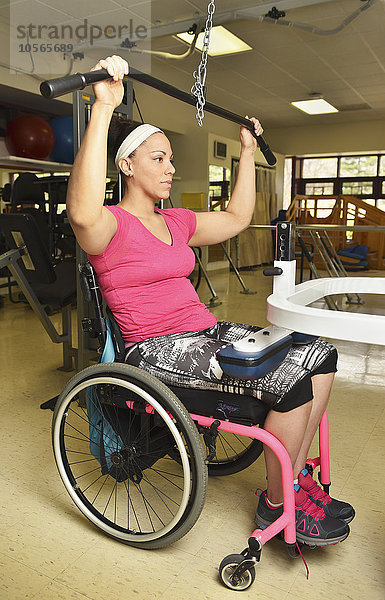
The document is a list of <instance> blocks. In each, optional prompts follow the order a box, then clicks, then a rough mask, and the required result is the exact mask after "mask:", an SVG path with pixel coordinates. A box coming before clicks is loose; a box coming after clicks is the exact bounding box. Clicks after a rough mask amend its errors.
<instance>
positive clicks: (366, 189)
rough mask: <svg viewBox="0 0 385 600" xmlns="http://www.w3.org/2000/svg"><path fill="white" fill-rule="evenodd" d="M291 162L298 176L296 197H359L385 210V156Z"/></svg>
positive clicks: (309, 159) (333, 157)
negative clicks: (341, 195) (342, 195)
mask: <svg viewBox="0 0 385 600" xmlns="http://www.w3.org/2000/svg"><path fill="white" fill-rule="evenodd" d="M290 160H291V161H292V163H293V173H295V174H296V175H297V177H295V180H294V186H293V188H294V190H295V193H296V194H298V195H306V196H315V197H318V198H320V197H322V196H338V195H339V194H344V195H347V196H358V197H359V198H360V199H361V200H363V201H365V202H367V204H370V205H371V206H375V207H378V208H381V210H384V208H383V207H384V202H385V154H368V155H366V154H365V155H361V156H360V155H355V156H330V157H316V156H314V157H313V156H312V157H306V158H300V157H293V158H291V159H290ZM298 175H299V176H298ZM316 212H317V208H316ZM320 216H321V215H320Z"/></svg>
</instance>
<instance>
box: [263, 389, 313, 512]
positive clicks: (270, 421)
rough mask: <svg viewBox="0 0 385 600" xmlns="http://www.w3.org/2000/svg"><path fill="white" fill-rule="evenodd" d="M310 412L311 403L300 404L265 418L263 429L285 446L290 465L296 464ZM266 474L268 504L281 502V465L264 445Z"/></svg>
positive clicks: (274, 412) (273, 412)
mask: <svg viewBox="0 0 385 600" xmlns="http://www.w3.org/2000/svg"><path fill="white" fill-rule="evenodd" d="M311 410H312V401H310V402H306V404H302V406H298V407H297V408H294V409H293V410H290V411H289V412H276V411H274V410H271V411H270V412H269V414H268V415H267V417H266V421H265V424H264V429H265V430H266V431H269V432H270V433H272V434H273V435H274V436H275V437H276V438H278V439H279V440H280V442H282V444H283V445H284V446H285V448H286V450H287V452H288V454H289V457H290V459H291V462H292V465H293V466H294V465H295V464H296V463H297V458H298V455H299V452H300V450H301V448H302V445H303V440H304V437H305V433H306V430H307V427H308V423H309V418H310V414H311ZM264 450H265V462H266V472H267V497H268V499H269V500H270V502H273V503H274V504H279V503H280V502H282V476H281V465H280V463H279V460H278V458H277V456H276V454H275V453H274V452H273V451H272V450H271V449H270V448H269V447H268V446H266V445H265V447H264Z"/></svg>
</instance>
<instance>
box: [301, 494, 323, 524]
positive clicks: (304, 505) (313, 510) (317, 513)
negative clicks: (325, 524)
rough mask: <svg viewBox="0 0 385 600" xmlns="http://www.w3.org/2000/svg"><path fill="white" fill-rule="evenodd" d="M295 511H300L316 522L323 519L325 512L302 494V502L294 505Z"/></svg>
mask: <svg viewBox="0 0 385 600" xmlns="http://www.w3.org/2000/svg"><path fill="white" fill-rule="evenodd" d="M295 508H296V510H302V511H303V512H304V513H305V515H309V516H310V517H313V518H314V519H315V520H316V521H322V519H324V518H325V511H324V509H323V508H321V507H320V506H318V505H317V504H314V502H312V501H311V500H310V498H309V496H308V495H307V494H304V498H303V500H302V502H300V503H299V504H297V503H296V505H295Z"/></svg>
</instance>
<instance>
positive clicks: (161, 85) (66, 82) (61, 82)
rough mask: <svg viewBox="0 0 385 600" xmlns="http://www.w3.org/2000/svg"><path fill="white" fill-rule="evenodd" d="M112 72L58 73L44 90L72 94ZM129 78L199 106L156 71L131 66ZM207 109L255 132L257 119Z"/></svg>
mask: <svg viewBox="0 0 385 600" xmlns="http://www.w3.org/2000/svg"><path fill="white" fill-rule="evenodd" d="M110 77H111V76H110V75H109V73H108V72H107V70H106V69H98V70H97V71H90V72H88V73H75V74H74V75H68V76H67V77H58V78H57V79H49V80H47V81H43V82H42V84H41V85H40V92H41V94H42V96H44V98H48V99H52V98H57V97H58V96H63V94H69V93H70V92H75V91H77V90H83V89H84V88H85V87H86V86H87V85H91V84H93V83H97V82H98V81H103V80H105V79H110ZM126 77H128V78H129V79H134V80H135V81H139V82H141V83H144V84H145V85H148V86H150V87H152V88H155V89H156V90H159V91H160V92H163V93H164V94H167V95H168V96H172V97H173V98H176V99H177V100H181V101H182V102H186V104H191V105H192V106H196V103H197V97H196V96H194V95H193V94H189V93H188V92H184V91H182V90H179V89H178V88H176V87H174V86H172V85H169V84H168V83H165V82H164V81H161V80H160V79H156V78H155V77H152V75H147V73H143V72H142V71H138V70H137V69H134V68H133V67H130V68H129V73H128V75H126ZM205 110H206V111H207V112H209V113H212V114H214V115H217V116H218V117H222V118H223V119H227V120H228V121H232V122H233V123H238V125H244V126H245V127H247V128H248V129H249V130H250V131H251V133H252V134H253V135H254V125H253V122H252V121H250V120H249V119H246V118H245V117H241V116H239V115H237V114H235V113H233V112H230V111H228V110H226V109H224V108H221V107H220V106H217V105H216V104H211V103H210V102H206V104H205ZM254 137H256V139H257V142H258V145H259V148H260V150H261V152H262V154H263V156H264V157H265V159H266V161H267V163H268V164H269V165H275V163H276V162H277V159H276V158H275V156H274V154H273V153H272V151H271V150H270V148H269V146H268V144H267V143H266V142H265V140H264V139H263V137H262V136H261V135H258V136H254Z"/></svg>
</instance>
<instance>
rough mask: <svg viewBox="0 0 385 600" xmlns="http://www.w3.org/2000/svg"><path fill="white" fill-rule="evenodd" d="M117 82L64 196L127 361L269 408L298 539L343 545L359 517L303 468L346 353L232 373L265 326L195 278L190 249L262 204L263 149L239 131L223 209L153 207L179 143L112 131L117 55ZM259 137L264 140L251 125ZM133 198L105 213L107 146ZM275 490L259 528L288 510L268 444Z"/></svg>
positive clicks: (130, 128) (141, 132) (298, 354)
mask: <svg viewBox="0 0 385 600" xmlns="http://www.w3.org/2000/svg"><path fill="white" fill-rule="evenodd" d="M100 68H106V69H107V70H108V72H109V73H110V75H111V79H110V80H107V81H103V82H100V83H97V84H96V85H94V93H95V102H94V104H93V107H92V112H91V119H90V122H89V124H88V126H87V129H86V133H85V136H84V139H83V141H82V144H81V147H80V150H79V152H78V154H77V156H76V159H75V162H74V166H73V169H72V174H71V177H70V180H69V185H68V193H67V213H68V217H69V220H70V223H71V225H72V228H73V230H74V232H75V235H76V238H77V240H78V242H79V244H80V246H81V247H82V248H83V249H84V250H85V252H87V253H88V256H89V260H90V262H91V263H92V265H93V266H94V269H95V271H96V273H97V276H98V280H99V284H100V287H101V290H102V293H103V296H104V298H105V300H106V302H107V304H108V306H109V307H110V309H111V310H112V312H113V315H114V317H115V319H116V321H117V322H118V324H119V326H120V329H121V331H122V335H123V338H124V340H125V343H126V347H127V356H126V362H127V363H129V364H131V365H134V366H137V367H140V368H141V369H144V370H145V371H148V372H149V373H151V374H152V375H154V376H156V377H157V378H158V379H160V380H161V381H163V382H164V383H166V384H167V385H171V386H175V387H178V386H179V387H184V388H195V389H196V388H198V389H207V390H219V391H223V392H229V391H231V392H232V393H236V394H241V395H248V396H252V397H255V398H257V399H258V400H260V401H262V402H263V403H265V404H266V406H267V407H268V408H269V412H268V414H267V417H266V421H265V424H264V428H265V429H266V430H267V431H269V432H271V433H272V434H273V435H274V436H276V437H277V438H278V439H279V440H280V441H281V442H282V443H283V445H284V446H285V447H286V449H287V452H288V454H289V456H290V459H291V461H292V465H293V480H294V486H295V504H296V523H297V539H298V540H300V541H302V542H305V543H308V544H310V545H326V544H333V543H336V542H338V541H342V540H343V539H345V538H346V537H347V535H348V533H349V526H348V525H347V523H348V522H350V521H351V520H352V518H353V517H354V510H353V508H352V506H351V505H350V504H347V503H345V502H341V501H338V500H335V499H334V498H331V497H330V496H329V495H328V494H327V493H326V492H324V491H323V490H322V489H321V488H320V487H319V485H318V483H317V482H316V481H315V480H314V479H313V477H312V475H311V474H310V473H309V472H308V470H306V468H305V462H306V458H307V456H308V451H309V448H310V445H311V442H312V440H313V437H314V435H315V432H316V430H317V428H318V425H319V423H320V419H321V417H322V415H323V413H324V411H325V409H326V406H327V403H328V399H329V394H330V390H331V386H332V383H333V378H334V373H335V371H336V362H337V352H336V350H335V349H334V348H333V346H331V345H330V344H329V343H327V342H325V341H323V340H319V339H317V340H315V341H313V342H311V343H309V344H303V345H295V346H293V347H292V348H291V350H290V351H289V353H288V354H287V356H286V358H285V359H284V361H283V362H282V364H281V365H280V366H279V367H278V368H276V369H275V370H274V371H272V372H270V373H268V374H267V375H265V376H264V377H262V378H260V379H254V380H251V379H248V380H245V379H235V378H230V377H228V376H226V375H225V374H224V373H223V372H222V369H221V367H220V365H219V362H218V360H217V358H216V352H217V351H218V350H219V349H220V348H222V347H223V346H226V345H227V344H229V343H232V342H234V341H235V340H239V339H241V338H243V337H245V336H246V335H248V334H249V333H250V332H255V331H257V330H258V328H257V327H253V326H251V325H242V324H237V323H228V322H218V321H217V319H216V317H215V316H214V315H213V314H212V313H211V312H210V311H209V310H208V309H207V308H206V306H205V305H204V304H203V303H201V302H200V300H199V298H198V295H197V294H196V292H195V290H194V287H193V286H192V284H191V282H190V280H189V279H188V278H187V276H188V275H189V274H190V273H191V271H192V270H193V268H194V263H195V257H194V254H193V251H192V249H191V247H194V246H207V245H209V244H217V243H219V242H223V241H225V240H227V239H229V238H231V237H233V236H235V235H237V234H239V233H240V232H241V231H243V230H244V229H246V228H247V227H248V225H249V223H250V221H251V217H252V214H253V210H254V203H255V196H256V194H255V175H254V153H255V151H256V149H257V142H256V140H255V138H254V137H253V136H252V135H251V133H250V132H249V131H248V130H247V129H246V128H245V127H241V130H240V141H241V153H240V162H239V171H238V177H237V181H236V184H235V187H234V191H233V194H232V196H231V199H230V202H229V204H228V207H227V208H226V210H225V211H221V212H216V211H215V212H210V213H208V212H199V213H197V214H195V213H194V212H192V211H191V210H187V209H182V208H176V209H156V208H155V203H156V201H158V200H159V199H162V200H167V199H168V197H169V194H170V188H171V184H172V179H173V175H174V173H175V168H174V165H173V155H172V149H171V145H170V142H169V140H168V138H167V137H166V135H165V134H164V133H163V132H162V131H161V130H160V129H159V128H156V127H154V126H152V125H148V124H144V125H140V126H138V127H135V126H134V125H133V124H132V123H130V122H127V121H125V122H118V123H115V124H114V126H113V127H111V128H110V123H111V119H112V116H113V112H114V109H115V108H116V107H117V106H119V104H120V103H121V101H122V97H123V85H122V78H123V76H124V74H126V73H128V65H127V63H126V61H124V60H123V59H122V58H120V57H119V56H113V57H109V58H106V59H105V60H100V61H99V62H98V64H97V65H96V66H95V67H94V69H100ZM252 121H253V122H254V124H255V133H256V134H257V135H260V134H262V131H263V130H262V127H261V125H260V123H259V121H258V120H257V119H255V118H253V119H252ZM109 133H110V140H111V146H112V149H113V154H114V157H115V164H116V167H117V169H118V171H119V172H120V174H121V177H122V181H123V184H124V193H123V195H122V199H121V202H120V203H119V204H118V205H116V206H108V207H106V206H104V205H103V203H104V197H105V174H106V165H107V141H108V135H109ZM265 461H266V469H267V490H266V491H265V492H263V494H262V495H261V496H260V499H259V503H258V507H257V511H256V515H255V521H256V523H257V525H258V526H259V527H261V528H264V527H266V526H268V525H269V524H270V523H272V522H273V521H274V520H275V519H277V518H278V517H279V516H280V515H281V514H282V500H283V498H282V483H281V467H280V464H279V462H278V460H277V457H276V455H275V454H274V453H273V452H272V450H271V449H269V448H268V447H266V446H265Z"/></svg>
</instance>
